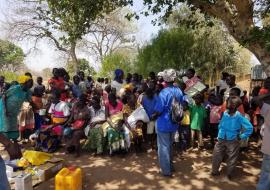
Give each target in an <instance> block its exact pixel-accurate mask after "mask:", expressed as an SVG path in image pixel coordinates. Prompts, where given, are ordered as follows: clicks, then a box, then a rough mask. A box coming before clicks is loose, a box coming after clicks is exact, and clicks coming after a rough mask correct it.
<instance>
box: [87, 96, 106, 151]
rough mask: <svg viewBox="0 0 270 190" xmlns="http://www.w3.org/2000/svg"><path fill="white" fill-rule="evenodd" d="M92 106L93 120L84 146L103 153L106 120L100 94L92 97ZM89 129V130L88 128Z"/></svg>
mask: <svg viewBox="0 0 270 190" xmlns="http://www.w3.org/2000/svg"><path fill="white" fill-rule="evenodd" d="M91 103H92V106H91V107H90V115H91V121H90V122H89V126H88V127H89V131H88V132H87V133H86V135H87V136H88V138H87V141H86V142H85V144H84V146H83V148H84V149H85V150H87V151H91V150H96V153H97V154H102V153H103V146H104V143H103V131H102V127H101V126H102V124H103V123H104V122H106V118H105V107H104V106H101V101H100V97H99V96H94V97H93V98H92V102H91ZM86 131H87V130H86Z"/></svg>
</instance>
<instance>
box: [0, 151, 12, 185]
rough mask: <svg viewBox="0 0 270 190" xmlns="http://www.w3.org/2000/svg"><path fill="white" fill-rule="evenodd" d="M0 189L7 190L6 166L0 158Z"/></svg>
mask: <svg viewBox="0 0 270 190" xmlns="http://www.w3.org/2000/svg"><path fill="white" fill-rule="evenodd" d="M0 189H1V190H9V189H10V187H9V182H8V179H7V174H6V165H5V162H4V160H3V159H2V157H1V156H0Z"/></svg>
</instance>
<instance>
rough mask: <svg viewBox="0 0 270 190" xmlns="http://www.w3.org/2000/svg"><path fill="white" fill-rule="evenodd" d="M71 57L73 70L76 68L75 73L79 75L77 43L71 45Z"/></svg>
mask: <svg viewBox="0 0 270 190" xmlns="http://www.w3.org/2000/svg"><path fill="white" fill-rule="evenodd" d="M69 53H70V56H71V59H72V64H73V68H74V71H75V73H76V74H77V73H78V71H79V70H78V65H79V63H78V58H77V55H76V43H72V44H71V48H70V51H69Z"/></svg>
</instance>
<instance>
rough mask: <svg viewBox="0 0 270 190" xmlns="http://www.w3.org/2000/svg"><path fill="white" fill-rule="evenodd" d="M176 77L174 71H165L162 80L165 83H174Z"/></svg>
mask: <svg viewBox="0 0 270 190" xmlns="http://www.w3.org/2000/svg"><path fill="white" fill-rule="evenodd" d="M176 77H177V74H176V71H175V70H174V69H166V70H164V71H163V79H164V80H165V81H166V82H174V80H175V79H176Z"/></svg>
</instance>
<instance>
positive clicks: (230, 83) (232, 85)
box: [224, 75, 244, 100]
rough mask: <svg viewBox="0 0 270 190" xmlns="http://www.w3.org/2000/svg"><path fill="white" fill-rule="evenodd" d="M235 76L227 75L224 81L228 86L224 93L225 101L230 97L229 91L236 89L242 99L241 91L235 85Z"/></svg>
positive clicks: (242, 93)
mask: <svg viewBox="0 0 270 190" xmlns="http://www.w3.org/2000/svg"><path fill="white" fill-rule="evenodd" d="M235 80H236V78H235V75H229V76H228V77H227V79H226V83H227V85H228V87H227V89H226V91H225V92H224V98H225V100H227V99H228V98H229V96H230V91H231V89H232V88H238V89H239V90H240V98H242V97H243V96H244V92H243V90H242V89H241V87H240V86H238V85H237V84H236V83H235Z"/></svg>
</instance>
